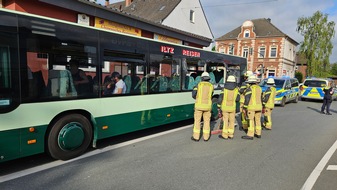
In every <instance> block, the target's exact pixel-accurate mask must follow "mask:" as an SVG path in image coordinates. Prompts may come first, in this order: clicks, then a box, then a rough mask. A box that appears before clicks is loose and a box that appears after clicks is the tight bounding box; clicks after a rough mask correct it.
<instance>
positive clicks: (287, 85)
mask: <svg viewBox="0 0 337 190" xmlns="http://www.w3.org/2000/svg"><path fill="white" fill-rule="evenodd" d="M285 88H291V83H290V80H286V85H285Z"/></svg>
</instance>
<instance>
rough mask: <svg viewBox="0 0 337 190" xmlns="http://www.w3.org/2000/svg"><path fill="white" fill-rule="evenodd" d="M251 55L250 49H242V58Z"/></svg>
mask: <svg viewBox="0 0 337 190" xmlns="http://www.w3.org/2000/svg"><path fill="white" fill-rule="evenodd" d="M248 54H249V48H248V47H244V48H242V57H246V58H247V57H248Z"/></svg>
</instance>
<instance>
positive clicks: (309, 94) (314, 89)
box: [300, 78, 337, 100]
mask: <svg viewBox="0 0 337 190" xmlns="http://www.w3.org/2000/svg"><path fill="white" fill-rule="evenodd" d="M330 87H332V88H333V90H334V94H333V95H332V99H333V100H336V99H337V93H336V91H337V89H336V84H335V82H334V81H333V80H332V79H329V78H307V79H305V80H304V82H303V84H301V85H300V95H301V100H307V99H311V100H323V97H324V91H323V90H324V88H330Z"/></svg>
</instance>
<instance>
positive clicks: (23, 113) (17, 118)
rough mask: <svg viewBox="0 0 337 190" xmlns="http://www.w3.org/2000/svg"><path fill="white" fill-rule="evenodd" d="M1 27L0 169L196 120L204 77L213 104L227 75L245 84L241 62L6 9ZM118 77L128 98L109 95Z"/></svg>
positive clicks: (76, 152) (73, 153)
mask: <svg viewBox="0 0 337 190" xmlns="http://www.w3.org/2000/svg"><path fill="white" fill-rule="evenodd" d="M0 20H1V22H0V162H4V161H8V160H12V159H16V158H21V157H25V156H29V155H34V154H39V153H43V152H47V153H49V154H50V155H51V157H53V158H55V159H61V160H66V159H70V158H74V157H76V156H79V155H81V154H83V153H84V152H85V151H86V150H87V148H88V147H89V146H93V147H96V143H97V141H98V140H100V139H103V138H108V137H113V136H116V135H120V134H125V133H129V132H132V131H137V130H142V129H146V128H150V127H155V126H161V125H163V124H167V123H172V122H177V121H182V120H186V119H190V118H193V105H194V99H193V98H192V96H191V91H192V88H193V87H194V86H195V85H196V84H197V83H198V82H199V81H200V75H201V73H202V72H203V71H207V72H209V73H210V76H211V82H212V83H213V84H214V86H215V89H217V93H215V95H214V98H215V99H216V97H217V95H218V94H219V92H218V91H219V90H220V89H221V86H223V83H224V81H225V80H224V78H226V76H227V75H228V73H230V74H234V75H236V77H237V78H238V82H240V80H242V78H241V77H242V75H243V73H244V72H245V70H246V63H247V61H246V59H245V58H242V57H237V56H232V55H225V54H220V53H215V52H211V51H204V50H201V49H197V48H191V47H187V46H182V45H177V44H172V43H163V42H159V41H156V40H152V39H147V38H141V37H135V36H131V35H127V34H120V33H116V32H113V31H106V30H103V29H98V28H94V27H90V26H82V25H78V24H76V23H71V22H66V21H62V20H57V19H51V18H46V17H42V16H37V15H32V14H27V13H21V12H16V11H11V10H6V9H0ZM73 59H74V60H77V61H78V63H79V68H80V69H81V70H83V71H84V73H85V75H86V77H87V78H88V80H87V81H88V82H87V83H85V84H82V86H79V85H76V84H75V83H74V77H73V75H72V73H71V72H70V71H69V61H70V60H73ZM112 72H118V73H120V74H121V75H122V76H123V80H124V82H125V84H126V87H127V89H126V92H125V93H124V94H119V95H114V94H111V95H107V96H104V95H103V91H104V90H105V88H106V83H107V82H109V81H111V79H110V76H111V73H112ZM215 110H216V109H215Z"/></svg>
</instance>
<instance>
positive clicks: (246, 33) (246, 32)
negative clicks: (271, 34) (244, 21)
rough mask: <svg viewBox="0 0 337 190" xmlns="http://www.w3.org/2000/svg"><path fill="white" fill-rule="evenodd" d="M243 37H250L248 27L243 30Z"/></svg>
mask: <svg viewBox="0 0 337 190" xmlns="http://www.w3.org/2000/svg"><path fill="white" fill-rule="evenodd" d="M243 37H244V38H249V37H250V31H249V30H248V29H247V30H245V31H244V33H243Z"/></svg>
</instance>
